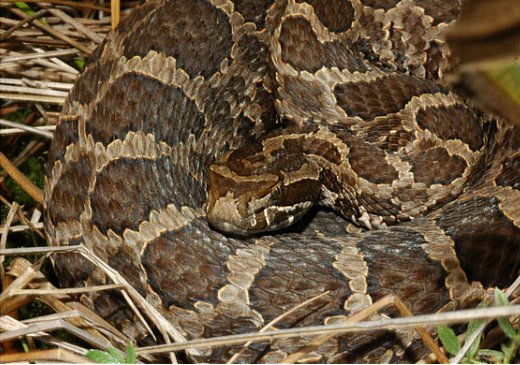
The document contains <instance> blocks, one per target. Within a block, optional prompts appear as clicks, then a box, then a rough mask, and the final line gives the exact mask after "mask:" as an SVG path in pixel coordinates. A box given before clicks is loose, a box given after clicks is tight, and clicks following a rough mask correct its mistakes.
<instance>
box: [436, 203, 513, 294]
mask: <svg viewBox="0 0 520 365" xmlns="http://www.w3.org/2000/svg"><path fill="white" fill-rule="evenodd" d="M499 203H500V202H499V201H498V199H496V198H483V197H472V198H470V199H463V200H462V199H461V200H457V201H455V202H453V203H452V204H448V205H446V206H445V207H444V208H443V209H442V212H441V214H439V218H438V224H439V225H440V227H441V228H442V229H443V230H444V231H445V232H446V234H447V235H448V236H450V237H451V238H452V239H453V242H454V243H455V250H456V251H457V257H458V259H459V260H460V265H461V266H462V269H463V270H464V272H465V273H466V275H467V277H468V280H469V281H470V282H472V281H480V282H482V284H483V285H484V287H494V286H498V287H500V288H504V287H507V286H509V285H510V284H511V283H512V282H513V281H514V280H515V278H516V277H517V273H518V270H520V228H519V227H517V226H515V225H514V224H513V222H512V221H511V220H510V219H509V218H508V217H507V216H505V215H504V213H503V212H502V210H501V209H500V205H499ZM461 217H465V219H461Z"/></svg>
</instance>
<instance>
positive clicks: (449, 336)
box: [437, 325, 460, 356]
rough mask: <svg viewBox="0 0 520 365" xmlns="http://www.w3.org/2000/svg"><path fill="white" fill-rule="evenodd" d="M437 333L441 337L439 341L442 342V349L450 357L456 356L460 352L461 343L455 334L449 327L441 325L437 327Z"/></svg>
mask: <svg viewBox="0 0 520 365" xmlns="http://www.w3.org/2000/svg"><path fill="white" fill-rule="evenodd" d="M437 333H438V335H439V339H440V340H441V342H442V347H444V350H446V352H448V353H449V354H450V355H452V356H455V355H457V353H458V352H459V351H460V343H459V339H458V338H457V336H456V335H455V332H453V330H452V329H451V328H449V327H447V326H443V325H439V326H437Z"/></svg>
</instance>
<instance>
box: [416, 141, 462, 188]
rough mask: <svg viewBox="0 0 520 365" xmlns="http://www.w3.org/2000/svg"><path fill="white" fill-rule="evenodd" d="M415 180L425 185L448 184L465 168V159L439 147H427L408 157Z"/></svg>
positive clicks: (459, 175) (460, 174) (460, 175)
mask: <svg viewBox="0 0 520 365" xmlns="http://www.w3.org/2000/svg"><path fill="white" fill-rule="evenodd" d="M410 164H411V165H412V172H413V175H414V178H415V181H416V182H418V183H424V184H426V185H427V186H429V185H432V184H444V185H446V184H450V183H451V182H452V181H453V180H455V179H457V178H458V177H462V174H463V173H464V171H465V170H466V167H467V163H466V161H465V160H464V159H463V158H461V157H459V156H456V155H453V156H450V155H449V153H448V152H447V151H446V150H445V149H444V148H441V147H436V148H431V149H427V150H425V151H421V152H418V153H416V154H414V155H413V156H412V157H410Z"/></svg>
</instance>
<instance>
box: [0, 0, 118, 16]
mask: <svg viewBox="0 0 520 365" xmlns="http://www.w3.org/2000/svg"><path fill="white" fill-rule="evenodd" d="M2 2H3V3H4V2H5V3H15V2H17V0H2ZM24 2H26V3H41V1H40V0H25V1H24ZM46 3H49V4H57V5H66V6H70V7H71V8H78V9H91V10H100V11H104V12H107V13H108V12H110V9H109V8H107V7H104V6H99V5H96V4H92V3H90V2H87V1H68V0H47V1H46Z"/></svg>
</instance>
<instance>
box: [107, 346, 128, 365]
mask: <svg viewBox="0 0 520 365" xmlns="http://www.w3.org/2000/svg"><path fill="white" fill-rule="evenodd" d="M107 351H108V353H109V354H110V355H112V358H113V359H114V362H115V363H116V364H124V363H125V358H124V357H123V354H122V353H121V351H119V350H118V349H115V348H113V347H109V348H108V349H107Z"/></svg>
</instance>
